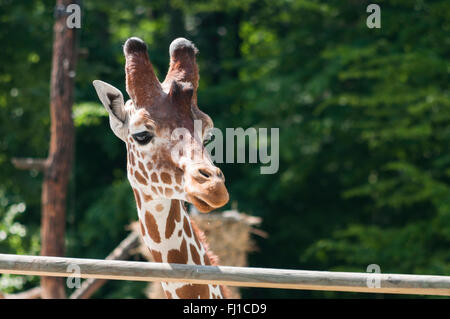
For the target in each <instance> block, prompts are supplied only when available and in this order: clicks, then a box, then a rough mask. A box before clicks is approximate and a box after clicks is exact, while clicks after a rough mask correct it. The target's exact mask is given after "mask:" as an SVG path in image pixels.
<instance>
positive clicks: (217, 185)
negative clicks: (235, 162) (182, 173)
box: [185, 166, 229, 213]
mask: <svg viewBox="0 0 450 319" xmlns="http://www.w3.org/2000/svg"><path fill="white" fill-rule="evenodd" d="M187 180H188V183H187V184H186V186H185V190H186V193H187V199H188V201H189V202H191V203H192V204H194V205H195V207H196V208H197V209H198V210H199V211H200V212H202V213H207V212H209V211H211V210H213V209H216V208H219V207H222V206H223V205H225V204H226V203H227V202H228V200H229V194H228V191H227V188H226V187H225V178H224V176H223V173H222V171H221V170H220V169H219V168H217V167H215V166H197V167H195V168H193V169H191V170H190V171H189V173H188V176H187Z"/></svg>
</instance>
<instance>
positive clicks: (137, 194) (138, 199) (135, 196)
mask: <svg viewBox="0 0 450 319" xmlns="http://www.w3.org/2000/svg"><path fill="white" fill-rule="evenodd" d="M133 193H134V199H135V200H136V204H137V207H138V209H141V197H139V193H138V191H137V190H136V189H134V188H133Z"/></svg>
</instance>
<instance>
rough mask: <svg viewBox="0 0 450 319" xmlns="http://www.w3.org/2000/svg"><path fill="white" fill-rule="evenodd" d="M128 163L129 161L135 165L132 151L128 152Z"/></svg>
mask: <svg viewBox="0 0 450 319" xmlns="http://www.w3.org/2000/svg"><path fill="white" fill-rule="evenodd" d="M130 163H131V165H132V166H134V165H136V164H135V162H134V155H133V152H130Z"/></svg>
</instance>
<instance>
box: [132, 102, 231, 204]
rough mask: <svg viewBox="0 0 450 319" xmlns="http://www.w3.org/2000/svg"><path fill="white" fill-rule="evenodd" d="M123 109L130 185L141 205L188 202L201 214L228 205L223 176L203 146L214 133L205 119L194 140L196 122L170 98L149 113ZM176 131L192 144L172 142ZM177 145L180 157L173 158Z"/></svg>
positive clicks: (186, 109) (181, 141)
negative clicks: (153, 201) (164, 200)
mask: <svg viewBox="0 0 450 319" xmlns="http://www.w3.org/2000/svg"><path fill="white" fill-rule="evenodd" d="M126 109H127V118H128V119H129V121H128V123H129V124H128V133H127V138H126V144H127V153H128V156H127V159H128V160H127V167H128V179H129V181H130V184H131V185H132V187H133V188H135V189H138V190H139V191H140V193H141V197H143V199H144V200H146V199H147V200H150V199H159V198H167V199H180V200H186V201H189V202H191V203H192V204H194V205H195V206H196V207H197V209H198V210H199V211H201V212H208V211H210V210H212V209H214V208H217V207H221V206H223V205H224V204H226V202H227V201H228V192H227V190H226V187H225V184H224V177H223V174H222V172H221V171H220V169H219V168H217V167H215V166H214V164H213V163H212V161H211V159H210V157H209V154H208V152H207V151H206V150H205V147H204V146H203V142H204V139H205V136H206V135H207V133H208V131H209V130H210V129H211V128H212V121H211V120H210V119H209V117H207V116H206V115H205V116H204V117H203V120H201V124H202V127H201V132H199V133H200V134H199V135H200V136H195V134H194V119H197V118H195V117H194V113H193V112H191V110H190V109H189V108H187V107H185V106H183V105H182V104H177V102H176V101H173V99H172V98H171V94H168V95H167V96H166V97H165V98H163V99H161V100H160V104H158V105H153V106H151V107H141V108H135V107H134V103H133V102H132V101H131V100H130V101H128V102H127V105H126ZM177 129H183V130H185V131H186V132H188V133H189V134H188V137H191V139H190V140H189V141H187V142H183V140H182V139H181V140H180V139H174V134H173V133H174V130H177ZM192 137H196V138H192ZM184 138H185V137H184ZM180 145H181V146H182V149H181V154H180V153H177V154H178V155H180V156H177V157H176V158H174V156H173V153H174V152H175V151H174V150H175V148H177V150H178V148H179V147H180ZM194 155H195V156H194Z"/></svg>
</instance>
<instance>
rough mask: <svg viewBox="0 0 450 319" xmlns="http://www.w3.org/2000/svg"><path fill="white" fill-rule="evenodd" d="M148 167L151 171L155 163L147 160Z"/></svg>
mask: <svg viewBox="0 0 450 319" xmlns="http://www.w3.org/2000/svg"><path fill="white" fill-rule="evenodd" d="M146 166H147V169H148V170H149V171H151V170H152V168H153V164H152V163H151V162H147V165H146Z"/></svg>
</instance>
